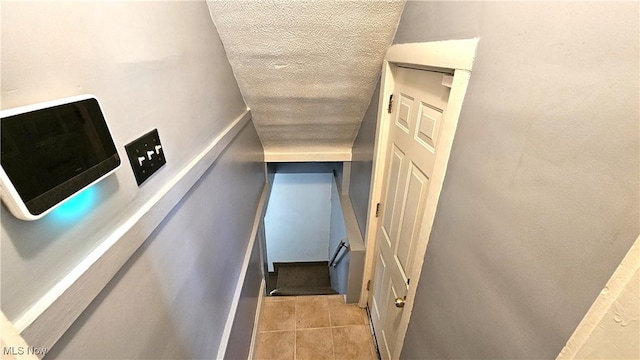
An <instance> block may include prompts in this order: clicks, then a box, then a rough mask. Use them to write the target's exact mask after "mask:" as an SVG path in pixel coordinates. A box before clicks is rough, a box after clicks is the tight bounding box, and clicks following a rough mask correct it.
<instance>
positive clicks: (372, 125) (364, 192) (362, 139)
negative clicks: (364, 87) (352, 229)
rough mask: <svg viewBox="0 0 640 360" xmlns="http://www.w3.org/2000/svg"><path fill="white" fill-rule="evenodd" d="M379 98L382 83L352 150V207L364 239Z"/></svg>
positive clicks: (377, 88)
mask: <svg viewBox="0 0 640 360" xmlns="http://www.w3.org/2000/svg"><path fill="white" fill-rule="evenodd" d="M379 97H380V81H378V85H377V86H376V89H375V91H374V92H373V95H372V96H371V103H370V104H369V108H368V109H367V112H366V113H365V114H364V118H363V119H362V124H361V125H360V130H358V136H356V140H355V141H354V143H353V150H352V161H351V182H350V183H349V197H350V198H351V205H352V206H353V211H354V212H355V214H356V219H357V220H358V226H360V232H361V233H362V237H363V238H364V236H365V231H366V229H367V211H368V210H367V209H368V207H369V191H370V189H371V176H372V175H371V170H372V167H373V147H374V144H375V141H376V139H375V138H376V122H377V120H378V98H379ZM365 241H366V239H365Z"/></svg>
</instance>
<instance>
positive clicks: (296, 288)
mask: <svg viewBox="0 0 640 360" xmlns="http://www.w3.org/2000/svg"><path fill="white" fill-rule="evenodd" d="M279 265H280V266H278V268H277V273H278V280H277V282H276V288H275V290H273V291H271V292H270V294H271V295H279V296H297V295H330V294H337V292H336V291H335V290H333V289H332V288H331V278H330V277H329V276H330V275H329V267H328V266H327V264H326V262H324V263H300V264H299V265H296V264H294V263H288V264H279ZM274 266H275V264H274Z"/></svg>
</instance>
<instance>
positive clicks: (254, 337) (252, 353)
mask: <svg viewBox="0 0 640 360" xmlns="http://www.w3.org/2000/svg"><path fill="white" fill-rule="evenodd" d="M266 287H267V282H266V281H265V280H264V279H262V283H260V292H259V293H258V306H257V307H256V317H255V319H254V320H253V332H252V333H251V345H250V346H249V356H248V359H249V360H253V359H255V357H256V347H257V346H258V341H260V338H259V336H260V325H261V324H262V305H263V304H264V298H265V296H266V295H265V293H266V291H267V290H266Z"/></svg>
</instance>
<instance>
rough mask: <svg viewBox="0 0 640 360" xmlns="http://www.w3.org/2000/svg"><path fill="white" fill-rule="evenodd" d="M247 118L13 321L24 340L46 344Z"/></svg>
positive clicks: (73, 317)
mask: <svg viewBox="0 0 640 360" xmlns="http://www.w3.org/2000/svg"><path fill="white" fill-rule="evenodd" d="M250 119H251V111H250V109H246V110H245V111H244V112H243V113H242V114H241V115H240V116H239V117H238V118H237V119H235V120H234V121H233V122H232V123H231V124H230V125H229V126H227V127H226V128H225V129H224V130H223V131H222V132H221V133H220V135H218V136H217V137H216V138H214V139H213V141H211V143H210V144H209V145H208V146H207V147H206V148H205V149H204V150H203V151H202V152H200V154H198V155H197V156H196V157H194V159H193V160H192V161H191V162H189V164H187V165H186V166H185V167H184V168H183V169H182V170H181V171H180V172H179V173H178V174H177V175H176V176H175V177H173V179H171V180H170V181H169V182H168V183H167V184H166V185H165V186H164V187H162V189H160V191H158V192H157V193H156V194H155V195H154V196H153V197H152V198H151V199H149V201H147V202H146V203H145V204H144V205H143V206H142V207H141V208H140V209H139V210H138V211H137V212H135V213H134V214H133V216H131V217H130V218H129V219H127V220H126V221H125V222H124V223H123V224H122V225H120V226H119V227H118V228H116V229H115V230H114V231H113V232H112V233H111V234H110V235H109V236H108V237H107V238H105V239H104V240H103V241H102V242H101V243H100V245H99V246H98V247H97V248H96V249H94V250H93V251H92V252H91V253H90V254H89V255H88V256H87V257H86V258H85V259H84V260H83V261H82V262H81V263H80V264H78V265H77V266H75V268H74V269H72V270H71V271H70V272H69V273H68V274H67V275H66V276H65V277H64V278H63V279H62V280H60V281H59V282H58V283H57V284H56V285H54V286H53V287H52V288H51V289H50V290H49V291H48V292H47V293H46V294H45V295H44V296H42V297H41V298H40V299H39V300H38V301H36V303H35V304H33V305H32V306H31V307H30V308H29V309H28V310H27V311H26V312H24V313H23V314H22V315H20V316H19V317H18V318H17V319H15V321H14V322H13V324H14V326H15V327H16V329H17V330H18V331H19V332H20V334H21V335H22V336H23V337H24V338H25V340H26V341H27V342H28V343H29V344H32V345H34V346H38V347H46V348H51V347H52V346H53V345H54V344H55V343H56V342H57V341H58V340H59V339H60V337H61V336H62V335H63V334H64V333H65V332H66V331H67V329H68V328H69V327H70V326H71V324H73V322H74V321H75V320H76V319H77V318H78V316H80V314H81V313H82V312H83V311H84V310H85V309H86V308H87V306H88V305H89V304H90V303H91V301H93V299H94V298H95V297H96V296H97V295H98V294H99V293H100V291H102V289H103V288H104V287H105V286H106V285H107V284H108V283H109V281H110V280H111V279H112V278H113V276H114V275H115V274H116V273H117V272H118V270H120V268H121V267H122V266H123V265H124V264H125V262H126V261H127V260H128V259H129V258H130V257H131V255H133V253H134V252H135V251H136V250H137V249H138V248H139V247H140V245H142V243H144V241H145V240H146V239H147V237H148V236H149V235H150V234H151V233H152V232H153V230H154V229H155V228H156V227H157V226H158V225H159V224H160V223H161V222H162V220H163V219H164V218H165V217H166V216H167V215H168V214H169V212H170V211H171V210H172V209H173V207H174V206H175V205H176V204H177V203H178V202H179V201H180V200H181V199H182V198H183V197H184V195H185V194H186V193H187V192H188V191H189V190H190V189H191V187H192V186H193V185H194V184H195V183H196V182H197V181H198V179H200V177H201V176H202V175H203V174H204V173H205V172H206V171H207V169H209V168H210V167H211V165H212V164H213V163H214V162H215V161H216V160H217V158H218V156H219V155H220V154H221V153H222V151H223V150H224V149H225V148H226V147H227V146H228V145H229V144H230V143H231V141H232V140H233V139H234V138H235V137H236V135H237V134H238V133H239V132H240V131H241V130H242V129H243V128H244V127H245V126H246V125H247V123H248V122H249V120H250Z"/></svg>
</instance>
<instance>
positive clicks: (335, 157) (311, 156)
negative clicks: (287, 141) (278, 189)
mask: <svg viewBox="0 0 640 360" xmlns="http://www.w3.org/2000/svg"><path fill="white" fill-rule="evenodd" d="M264 161H266V162H310V161H311V162H321V161H328V162H334V161H335V162H343V161H351V148H344V149H334V150H331V151H328V150H327V151H320V150H319V151H313V150H311V151H310V150H308V149H304V148H301V149H293V150H290V151H284V150H283V151H279V150H269V149H265V151H264Z"/></svg>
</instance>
